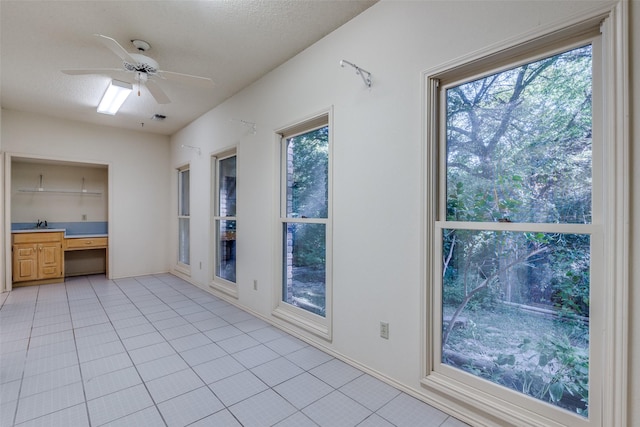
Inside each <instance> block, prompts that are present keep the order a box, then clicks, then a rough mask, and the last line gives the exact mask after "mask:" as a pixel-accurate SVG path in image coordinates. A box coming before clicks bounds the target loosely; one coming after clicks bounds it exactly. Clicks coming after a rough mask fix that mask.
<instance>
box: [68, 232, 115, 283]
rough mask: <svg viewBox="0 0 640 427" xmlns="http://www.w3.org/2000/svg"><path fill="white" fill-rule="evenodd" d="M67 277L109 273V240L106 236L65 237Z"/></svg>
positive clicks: (81, 235) (83, 235)
mask: <svg viewBox="0 0 640 427" xmlns="http://www.w3.org/2000/svg"><path fill="white" fill-rule="evenodd" d="M62 246H63V250H64V258H65V276H80V275H85V274H97V273H105V274H107V275H108V273H109V250H108V249H109V238H108V237H107V235H106V234H78V235H65V236H64V243H63V245H62Z"/></svg>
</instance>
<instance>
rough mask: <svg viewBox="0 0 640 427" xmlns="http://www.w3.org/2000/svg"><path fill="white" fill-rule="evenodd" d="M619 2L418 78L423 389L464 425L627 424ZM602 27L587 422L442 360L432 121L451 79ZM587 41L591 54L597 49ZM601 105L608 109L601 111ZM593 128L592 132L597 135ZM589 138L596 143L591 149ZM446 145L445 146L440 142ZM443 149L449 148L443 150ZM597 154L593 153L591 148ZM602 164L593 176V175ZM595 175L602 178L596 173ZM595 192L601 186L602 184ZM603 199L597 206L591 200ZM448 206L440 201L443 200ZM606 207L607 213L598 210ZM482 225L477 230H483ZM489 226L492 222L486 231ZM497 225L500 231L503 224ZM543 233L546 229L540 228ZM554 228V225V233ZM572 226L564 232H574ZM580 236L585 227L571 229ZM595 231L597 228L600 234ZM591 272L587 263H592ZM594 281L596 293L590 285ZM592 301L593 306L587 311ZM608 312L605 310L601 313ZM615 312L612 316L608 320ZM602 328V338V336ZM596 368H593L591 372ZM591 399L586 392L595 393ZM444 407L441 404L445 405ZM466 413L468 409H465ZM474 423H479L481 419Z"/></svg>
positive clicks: (623, 74) (560, 45)
mask: <svg viewBox="0 0 640 427" xmlns="http://www.w3.org/2000/svg"><path fill="white" fill-rule="evenodd" d="M626 7H627V6H626V4H625V3H624V2H619V3H616V4H614V5H610V4H609V5H606V6H604V7H602V8H600V9H595V10H592V11H591V12H589V13H586V14H584V15H583V16H580V17H577V18H575V19H574V20H573V21H569V22H566V23H563V24H557V25H554V26H549V27H546V28H542V29H539V30H535V31H532V32H530V33H528V34H525V35H523V36H521V37H518V38H515V39H512V40H508V41H506V42H503V43H499V44H497V45H495V46H491V47H489V48H487V49H485V50H483V51H481V52H476V53H474V54H472V55H469V56H467V57H464V58H461V59H458V60H455V61H452V62H450V63H447V64H444V65H442V66H440V67H438V68H436V69H432V70H428V71H425V72H423V73H422V76H423V120H424V122H423V129H424V134H423V141H424V145H423V156H422V158H423V168H422V169H423V181H422V185H423V186H424V187H423V191H422V194H423V215H422V218H423V224H422V227H423V238H424V239H423V245H422V254H423V256H422V260H423V266H422V272H423V273H422V274H423V279H422V280H423V287H422V289H423V298H422V301H423V302H422V310H421V319H422V325H423V326H422V328H421V337H420V339H421V342H422V345H421V348H422V357H421V360H422V375H421V376H422V378H421V385H422V387H423V388H424V389H426V390H429V391H431V392H435V393H437V395H438V396H440V397H439V398H435V399H436V400H437V401H439V402H440V403H442V404H446V405H447V406H448V407H449V408H451V406H452V402H453V407H454V408H456V409H457V411H458V415H459V416H460V417H461V418H462V419H464V418H465V412H464V411H465V409H466V410H467V411H468V409H469V408H473V410H474V411H475V414H474V415H476V416H481V417H484V419H485V420H487V422H495V420H496V418H497V419H500V420H503V421H507V422H510V423H514V424H519V425H524V424H526V425H544V426H560V425H576V426H580V425H584V426H624V425H626V413H627V410H626V408H627V397H626V384H627V380H626V378H627V372H628V367H627V362H626V357H627V356H626V354H627V348H628V343H627V337H626V334H625V332H626V331H627V330H628V327H629V325H628V316H627V313H628V292H629V280H628V269H629V261H628V260H629V258H628V248H629V242H628V237H627V236H628V233H627V232H626V225H625V224H627V223H628V218H629V213H628V200H629V195H628V188H629V161H628V158H629V156H628V151H629V140H628V134H629V133H628V122H627V119H626V114H625V112H627V111H628V102H629V101H628V91H626V90H625V88H626V87H628V84H629V83H628V70H627V68H626V67H627V64H628V58H627V55H628V54H627V53H626V52H625V51H624V50H623V49H622V47H623V46H626V45H627V39H628V35H627V34H628V31H627V19H628V18H627V9H626ZM594 30H599V31H598V33H599V36H596V39H597V40H599V41H596V43H600V44H601V46H600V47H599V48H598V50H599V51H600V53H599V55H601V56H600V59H599V60H598V62H597V63H596V59H595V56H596V55H595V53H594V66H593V68H594V69H593V73H594V91H595V90H596V83H595V81H596V80H598V81H600V82H602V84H601V88H600V90H601V92H602V100H601V103H600V104H599V105H596V103H595V102H594V112H593V115H594V128H595V126H596V120H597V119H596V116H599V117H600V122H601V123H600V125H601V129H602V132H601V133H602V135H601V140H602V143H601V145H602V146H601V154H600V158H599V159H596V156H595V154H594V157H593V167H594V171H593V173H594V177H593V186H594V188H593V189H592V192H593V196H594V202H593V205H594V217H593V221H592V224H589V225H588V226H587V227H590V230H591V231H590V234H591V236H592V242H591V245H592V253H593V250H594V249H593V248H594V247H596V248H599V250H600V253H601V254H602V259H600V260H597V261H596V260H592V263H596V262H597V263H598V264H599V266H598V267H597V268H598V269H599V270H600V271H601V275H600V276H599V277H595V276H593V277H592V279H591V281H592V290H591V292H592V298H591V301H592V308H591V312H592V316H593V317H592V320H593V321H594V322H596V325H595V326H591V327H590V336H591V339H590V408H589V412H590V415H589V418H588V419H585V418H582V417H580V416H577V415H574V414H572V413H570V412H568V411H565V410H562V409H561V408H555V407H552V406H551V405H548V404H546V403H544V402H541V401H538V400H537V399H534V398H530V397H527V396H525V395H522V394H519V393H518V392H516V391H512V390H509V389H506V388H504V387H501V386H498V385H495V384H493V383H490V382H488V381H486V380H481V379H480V378H477V377H474V376H473V375H471V374H467V373H464V372H460V371H459V370H457V369H456V368H453V367H449V366H447V365H446V364H443V363H442V362H441V353H440V348H441V334H442V316H441V294H440V292H441V283H442V281H441V277H438V274H439V273H438V272H439V271H441V265H440V261H439V260H440V259H442V258H441V256H440V252H439V244H438V243H437V242H438V241H440V246H441V238H439V236H438V226H437V224H438V222H439V221H442V222H444V223H445V226H446V223H447V222H446V221H445V219H446V217H443V216H442V215H443V213H444V210H445V206H443V200H444V199H443V197H446V188H445V185H446V184H445V183H444V182H443V181H444V180H443V179H442V173H443V171H444V170H445V165H444V162H445V159H444V158H445V156H444V155H442V154H441V153H442V152H443V145H442V144H443V142H442V140H443V139H446V138H443V137H442V136H441V135H440V133H441V132H440V130H441V129H442V125H443V120H445V118H443V117H441V116H442V115H440V116H439V115H438V112H440V111H443V110H442V108H443V106H442V102H444V101H443V100H442V99H440V98H443V97H439V93H440V91H441V90H442V88H441V87H440V86H441V85H442V86H445V85H453V82H456V81H457V82H461V81H469V80H473V78H472V76H475V78H477V77H478V75H482V74H484V75H486V74H491V73H495V72H498V71H500V70H501V68H502V69H507V68H511V67H513V66H514V65H518V63H522V62H523V61H524V60H525V59H526V60H527V61H525V62H529V61H530V60H532V58H533V59H535V58H536V56H538V57H540V56H549V55H552V54H553V52H554V51H555V52H557V51H559V50H564V49H566V48H567V47H569V48H570V47H571V46H572V45H575V44H576V43H577V42H578V41H579V40H584V39H587V38H588V34H589V33H593V32H594ZM596 43H594V52H595V50H596ZM600 105H603V106H604V107H605V108H606V109H604V110H603V109H601V108H600ZM594 130H595V129H594ZM595 140H596V137H595V136H594V145H595ZM445 144H446V141H445ZM444 147H446V145H444ZM594 151H595V147H594ZM597 161H598V162H599V165H600V170H598V165H597V164H596V162H597ZM597 174H601V176H597ZM598 181H599V182H600V183H602V184H601V186H599V183H598ZM598 196H600V200H599V202H596V201H595V199H596V197H598ZM445 203H446V202H445ZM596 203H599V204H600V205H601V206H602V209H601V212H602V216H601V217H600V218H598V216H597V214H596V211H597V210H598V209H597V207H596ZM605 207H606V208H605ZM486 225H487V224H486V223H479V224H478V226H480V227H483V228H486V227H485V226H486ZM492 225H493V224H492ZM502 226H504V227H502ZM541 226H542V228H546V226H547V225H542V224H541ZM500 228H501V229H503V228H504V229H506V230H514V231H519V230H521V229H522V225H519V224H517V223H507V224H501V227H500ZM551 228H553V227H551ZM571 228H572V226H569V227H565V229H571ZM576 228H577V229H580V232H582V231H584V227H576ZM597 229H599V231H598V230H597ZM592 269H593V266H592ZM596 280H600V281H601V284H600V285H599V286H593V283H594V282H595V281H596ZM604 283H613V284H614V286H612V288H613V289H610V288H608V289H606V290H605V286H604V285H603V284H604ZM595 301H599V302H598V303H597V304H594V302H595ZM605 313H610V315H609V316H605ZM613 313H615V314H613ZM603 331H604V333H602V332H603ZM594 365H597V366H594ZM594 391H595V393H593V394H592V392H594ZM445 402H446V403H445ZM467 414H468V412H467ZM474 419H475V420H476V421H478V418H475V417H474Z"/></svg>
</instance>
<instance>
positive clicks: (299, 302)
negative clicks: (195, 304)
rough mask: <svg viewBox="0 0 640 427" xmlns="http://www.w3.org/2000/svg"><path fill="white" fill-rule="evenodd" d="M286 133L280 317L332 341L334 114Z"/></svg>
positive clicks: (326, 115) (283, 146) (311, 121)
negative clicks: (331, 230)
mask: <svg viewBox="0 0 640 427" xmlns="http://www.w3.org/2000/svg"><path fill="white" fill-rule="evenodd" d="M281 134H282V138H281V143H280V144H281V146H280V150H281V207H280V209H281V214H280V230H281V242H282V258H281V267H282V270H281V271H282V274H281V280H282V287H281V292H280V301H279V303H278V308H279V310H277V311H276V313H277V314H281V315H285V316H289V318H291V317H293V318H296V321H297V322H298V323H300V324H303V325H307V326H310V325H313V326H310V329H311V330H313V331H314V332H315V333H318V334H320V335H322V336H325V337H329V336H330V330H329V326H328V325H329V324H330V321H329V316H330V295H331V277H330V276H331V275H330V248H331V232H330V211H331V210H330V188H331V187H330V159H331V150H330V132H329V116H328V114H323V115H321V116H319V117H316V118H314V119H311V120H308V121H305V122H303V123H301V124H298V125H296V126H293V127H289V128H287V129H285V130H283V131H282V133H281ZM284 313H286V314H284Z"/></svg>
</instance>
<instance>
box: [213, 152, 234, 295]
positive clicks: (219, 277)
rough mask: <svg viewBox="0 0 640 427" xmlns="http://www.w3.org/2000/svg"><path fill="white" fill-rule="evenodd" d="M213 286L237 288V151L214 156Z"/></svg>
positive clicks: (230, 289)
mask: <svg viewBox="0 0 640 427" xmlns="http://www.w3.org/2000/svg"><path fill="white" fill-rule="evenodd" d="M213 166H214V167H213V171H214V185H213V187H214V189H215V190H214V191H215V194H214V209H213V211H214V216H213V229H214V251H213V253H214V263H213V264H214V267H215V271H214V273H213V282H214V286H215V287H218V288H221V290H224V291H227V292H229V293H231V294H233V295H236V294H237V289H236V285H235V284H236V229H237V220H236V178H237V172H236V170H237V169H236V152H235V150H233V151H227V152H225V153H222V154H219V155H217V156H215V157H214V158H213Z"/></svg>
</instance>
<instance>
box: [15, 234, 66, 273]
mask: <svg viewBox="0 0 640 427" xmlns="http://www.w3.org/2000/svg"><path fill="white" fill-rule="evenodd" d="M62 237H63V233H62V232H57V231H56V232H34V233H14V234H13V282H14V283H19V284H43V283H54V282H58V281H60V282H61V281H62V280H63V277H64V263H63V258H62V256H63V252H62V241H63V238H62Z"/></svg>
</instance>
